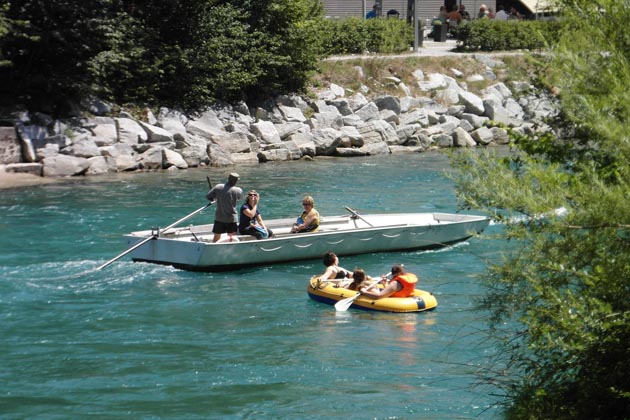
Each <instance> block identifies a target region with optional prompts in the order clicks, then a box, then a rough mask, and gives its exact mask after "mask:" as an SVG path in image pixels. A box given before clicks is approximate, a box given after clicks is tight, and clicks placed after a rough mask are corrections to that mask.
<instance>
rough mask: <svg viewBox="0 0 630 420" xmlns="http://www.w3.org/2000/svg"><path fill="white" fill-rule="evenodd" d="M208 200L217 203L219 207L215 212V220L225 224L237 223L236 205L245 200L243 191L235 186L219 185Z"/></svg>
mask: <svg viewBox="0 0 630 420" xmlns="http://www.w3.org/2000/svg"><path fill="white" fill-rule="evenodd" d="M206 197H207V198H208V200H210V201H215V200H216V203H215V205H216V206H217V209H216V211H215V212H214V220H215V221H218V222H223V223H237V222H238V213H237V211H236V204H237V203H238V201H239V200H240V199H241V198H243V190H242V189H240V188H239V187H237V186H235V185H230V184H217V185H215V186H214V187H213V188H212V189H211V190H210V192H209V193H208V195H207V196H206Z"/></svg>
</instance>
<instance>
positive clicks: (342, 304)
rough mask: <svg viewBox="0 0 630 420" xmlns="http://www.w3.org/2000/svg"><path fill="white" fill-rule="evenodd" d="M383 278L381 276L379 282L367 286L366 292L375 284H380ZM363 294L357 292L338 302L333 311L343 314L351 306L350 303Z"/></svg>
mask: <svg viewBox="0 0 630 420" xmlns="http://www.w3.org/2000/svg"><path fill="white" fill-rule="evenodd" d="M383 280H384V279H383V276H381V278H380V280H378V281H375V282H374V283H372V284H371V285H369V286H368V288H367V289H366V290H370V289H371V288H373V287H374V286H376V285H377V284H379V283H380V282H382V281H383ZM362 294H363V293H361V292H358V293H357V294H356V295H354V296H351V297H349V298H346V299H343V300H340V301H339V302H337V303H335V309H336V310H337V311H339V312H343V311H346V310H348V308H349V307H350V306H351V305H352V303H353V302H354V301H355V300H357V299H358V298H359V296H361V295H362Z"/></svg>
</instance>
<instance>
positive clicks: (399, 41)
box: [318, 18, 413, 56]
mask: <svg viewBox="0 0 630 420" xmlns="http://www.w3.org/2000/svg"><path fill="white" fill-rule="evenodd" d="M319 25H320V26H319V34H318V35H319V36H318V39H319V40H320V41H319V42H320V45H319V47H320V54H321V55H323V56H330V55H339V54H364V53H368V52H376V53H397V52H402V51H407V50H408V49H409V47H410V46H411V45H412V43H413V28H412V27H411V26H409V25H407V24H406V23H405V21H404V20H401V19H367V20H366V19H360V18H347V19H341V20H332V19H326V20H323V21H320V23H319Z"/></svg>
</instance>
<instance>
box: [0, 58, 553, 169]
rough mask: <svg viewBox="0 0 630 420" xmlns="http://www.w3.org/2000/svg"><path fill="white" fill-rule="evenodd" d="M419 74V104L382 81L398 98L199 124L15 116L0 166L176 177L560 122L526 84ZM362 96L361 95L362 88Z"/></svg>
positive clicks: (283, 109)
mask: <svg viewBox="0 0 630 420" xmlns="http://www.w3.org/2000/svg"><path fill="white" fill-rule="evenodd" d="M452 72H453V76H454V77H451V76H449V75H445V74H439V73H431V74H426V75H425V74H424V73H423V72H422V71H421V70H416V71H415V72H414V73H413V75H414V77H415V78H416V83H417V87H414V88H416V90H419V91H420V92H422V93H423V95H422V96H419V95H416V96H412V95H411V89H409V88H408V86H405V84H404V83H402V82H401V81H400V80H398V79H396V78H394V77H388V78H386V80H383V83H384V84H391V85H392V87H396V89H398V91H400V92H402V95H401V96H394V95H386V96H379V97H376V98H373V99H369V98H368V97H367V96H366V95H367V94H368V92H365V91H364V92H363V93H356V92H349V91H348V90H347V89H344V88H343V87H341V86H338V85H335V84H331V85H330V86H329V88H327V89H325V90H322V91H319V92H317V93H316V97H317V99H305V98H303V97H301V96H297V95H286V96H279V97H277V98H275V99H274V100H270V101H268V103H267V104H266V105H264V106H260V107H255V108H249V107H248V106H247V105H246V104H243V103H241V104H238V105H236V106H232V105H225V104H215V105H213V106H211V107H209V108H208V109H207V110H206V111H205V112H202V113H201V114H199V115H196V116H187V115H184V114H183V113H181V112H178V111H177V110H173V109H167V108H161V109H159V111H158V113H157V115H154V114H153V113H152V112H151V111H147V113H146V117H145V118H143V119H137V118H133V117H132V116H131V115H129V114H128V113H125V112H120V113H119V114H118V115H117V116H114V117H112V116H107V115H111V109H110V107H109V106H108V105H107V104H104V103H102V102H100V101H98V100H94V101H92V102H91V103H89V104H87V110H88V111H89V112H90V115H93V117H90V118H78V117H77V118H73V119H69V120H64V121H60V120H54V119H52V118H51V117H49V116H47V115H43V114H40V113H32V114H31V113H29V112H21V113H18V114H16V115H14V126H12V127H0V164H3V167H4V170H5V171H6V172H17V173H31V174H35V175H38V176H44V177H67V176H77V175H98V174H103V173H108V172H123V171H138V170H179V169H186V168H189V167H197V166H206V165H210V166H228V165H234V164H255V163H262V162H269V161H283V160H296V159H302V158H312V157H315V156H367V155H378V154H390V153H410V152H422V151H425V150H428V149H435V148H450V147H475V146H491V145H497V144H506V143H508V142H509V138H508V131H507V130H508V129H512V130H515V131H517V132H520V133H523V134H535V133H541V132H546V131H549V130H550V128H549V126H548V125H547V124H545V121H546V120H547V118H549V117H552V116H554V115H555V114H556V113H557V107H556V105H555V102H554V99H553V97H551V96H549V95H546V94H544V93H543V92H539V91H536V90H535V89H534V87H533V86H532V85H530V84H529V83H528V82H513V83H510V85H509V86H507V85H506V84H504V83H500V82H499V83H494V84H491V85H490V86H488V87H487V88H485V89H483V90H482V91H481V92H480V93H479V94H475V93H472V92H470V91H468V90H467V87H466V85H467V83H466V82H467V81H471V82H472V81H475V80H483V79H484V78H486V79H488V78H491V77H492V76H493V74H492V72H491V70H490V69H489V71H488V74H485V75H472V76H469V77H468V78H467V79H463V73H462V72H459V71H457V70H455V69H453V70H452ZM366 90H367V89H366Z"/></svg>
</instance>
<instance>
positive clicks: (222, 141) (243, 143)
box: [211, 123, 279, 153]
mask: <svg viewBox="0 0 630 420" xmlns="http://www.w3.org/2000/svg"><path fill="white" fill-rule="evenodd" d="M270 124H271V123H270ZM272 125H273V124H272ZM278 139H279V137H278ZM211 141H212V143H214V144H218V145H219V146H221V148H222V149H223V150H225V151H226V152H227V153H241V152H249V151H251V148H250V140H249V137H248V136H247V134H246V133H242V132H239V131H237V132H234V133H225V134H223V135H221V136H213V137H212V140H211ZM278 142H279V141H278Z"/></svg>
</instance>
